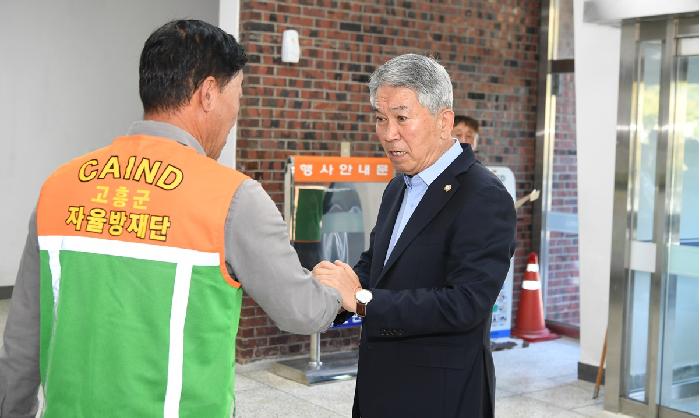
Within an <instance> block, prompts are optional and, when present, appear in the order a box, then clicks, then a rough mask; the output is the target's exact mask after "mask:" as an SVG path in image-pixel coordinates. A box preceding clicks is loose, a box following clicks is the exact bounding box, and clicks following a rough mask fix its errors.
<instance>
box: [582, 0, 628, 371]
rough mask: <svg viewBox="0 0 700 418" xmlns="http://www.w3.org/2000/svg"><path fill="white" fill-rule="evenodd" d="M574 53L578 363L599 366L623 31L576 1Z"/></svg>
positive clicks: (607, 279)
mask: <svg viewBox="0 0 700 418" xmlns="http://www.w3.org/2000/svg"><path fill="white" fill-rule="evenodd" d="M601 46H604V47H601ZM574 52H575V54H574V63H575V66H576V67H575V73H574V75H575V85H576V147H577V156H578V221H579V269H580V275H581V276H580V277H581V279H580V298H581V303H580V309H581V312H580V318H581V326H580V332H581V339H580V344H581V354H580V355H581V358H580V361H581V362H582V363H586V364H591V365H596V366H597V364H598V361H599V360H600V351H601V348H602V346H603V337H604V335H605V329H606V327H607V325H608V294H609V287H610V249H611V237H612V211H613V185H614V184H613V181H614V178H615V136H616V125H617V95H618V77H619V66H620V30H619V29H618V28H614V27H608V26H601V25H598V24H592V23H584V22H583V0H574Z"/></svg>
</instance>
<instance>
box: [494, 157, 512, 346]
mask: <svg viewBox="0 0 700 418" xmlns="http://www.w3.org/2000/svg"><path fill="white" fill-rule="evenodd" d="M487 168H488V169H489V170H491V171H492V172H493V173H494V174H495V175H496V176H497V177H498V178H499V179H500V180H501V181H502V182H503V185H504V186H506V190H508V193H509V194H510V196H511V197H512V198H513V201H515V198H516V197H515V175H514V174H513V172H512V171H511V170H510V169H509V168H508V167H501V166H488V167H487ZM512 308H513V259H512V258H511V259H510V269H508V275H507V276H506V280H505V282H504V283H503V287H502V288H501V291H500V292H499V293H498V298H496V303H495V304H494V305H493V311H492V312H491V338H501V337H509V336H510V328H511V322H512V318H511V315H512V311H513V309H512Z"/></svg>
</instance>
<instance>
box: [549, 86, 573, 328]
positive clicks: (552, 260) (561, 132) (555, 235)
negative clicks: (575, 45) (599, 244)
mask: <svg viewBox="0 0 700 418" xmlns="http://www.w3.org/2000/svg"><path fill="white" fill-rule="evenodd" d="M554 77H558V81H557V90H558V92H557V103H556V116H555V134H554V158H553V163H552V206H551V212H560V213H566V214H573V215H575V214H577V213H578V188H577V181H576V180H577V177H576V108H575V105H576V96H575V90H574V74H573V73H568V74H558V75H554ZM548 252H549V257H548V263H547V300H546V301H545V302H546V303H545V306H546V311H547V312H546V317H547V319H548V320H551V321H558V322H564V323H566V324H570V325H575V326H578V325H579V271H578V233H571V232H559V231H550V234H549V251H548Z"/></svg>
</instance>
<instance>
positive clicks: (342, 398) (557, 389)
mask: <svg viewBox="0 0 700 418" xmlns="http://www.w3.org/2000/svg"><path fill="white" fill-rule="evenodd" d="M8 302H9V301H7V300H0V334H2V332H3V330H4V327H5V320H6V319H7V311H8V308H9V303H8ZM578 357H579V347H578V342H577V341H576V340H572V339H567V338H562V339H559V340H555V341H549V342H543V343H537V344H531V345H529V346H528V347H524V348H523V347H522V345H521V344H518V345H517V346H516V347H514V348H512V349H509V350H503V351H497V352H495V353H494V360H495V363H496V375H497V380H496V417H497V418H541V417H546V418H569V417H571V418H574V417H579V418H580V417H598V418H613V417H617V418H622V417H626V415H620V414H613V413H610V412H607V411H604V410H603V405H602V403H603V396H604V388H601V393H600V397H599V398H598V399H597V400H594V399H592V394H593V384H592V383H588V382H583V381H579V380H578V379H577V377H576V370H577V362H578ZM270 365H271V363H270V362H257V363H253V364H246V365H242V366H240V365H239V366H238V371H237V377H236V400H237V407H236V417H239V418H256V417H260V418H272V417H285V418H286V417H300V418H301V417H309V418H317V417H318V418H326V417H328V418H330V417H350V416H351V414H350V411H351V408H352V399H353V393H354V388H355V381H354V380H347V381H338V382H331V383H322V384H318V385H314V386H310V387H309V386H305V385H302V384H298V383H296V382H293V381H291V380H287V379H285V378H282V377H279V376H277V375H275V374H273V373H271V372H270V371H269V367H270Z"/></svg>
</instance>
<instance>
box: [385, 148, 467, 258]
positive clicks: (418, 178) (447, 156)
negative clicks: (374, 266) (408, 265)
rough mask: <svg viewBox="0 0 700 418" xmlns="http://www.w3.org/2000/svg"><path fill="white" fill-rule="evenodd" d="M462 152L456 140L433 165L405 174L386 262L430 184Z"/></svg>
mask: <svg viewBox="0 0 700 418" xmlns="http://www.w3.org/2000/svg"><path fill="white" fill-rule="evenodd" d="M461 153H462V145H461V144H460V143H459V142H457V141H456V140H455V143H454V144H453V145H452V146H451V147H450V148H449V149H448V150H447V151H445V153H444V154H442V156H441V157H440V158H438V160H437V161H435V162H434V163H433V165H431V166H430V167H428V168H426V169H425V170H423V171H421V172H420V173H418V174H416V175H414V176H407V175H405V174H404V176H403V180H404V181H405V182H406V192H405V193H404V194H403V201H402V202H401V209H399V214H398V215H397V216H396V222H395V223H394V230H393V232H392V233H391V239H390V240H389V248H388V249H387V251H386V257H385V258H384V264H386V262H387V260H388V259H389V257H390V256H391V252H392V251H393V250H394V246H396V241H398V240H399V237H401V233H402V232H403V229H404V228H405V227H406V224H407V223H408V220H409V219H411V215H413V212H414V211H415V210H416V207H417V206H418V204H419V203H420V201H421V200H422V199H423V196H424V195H425V192H426V191H427V190H428V186H430V184H431V183H432V182H433V181H435V179H436V178H437V177H438V176H439V175H440V174H442V172H443V171H445V169H446V168H447V167H448V166H449V165H450V164H452V162H453V161H454V160H455V159H456V158H457V157H458V156H459V154H461Z"/></svg>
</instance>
